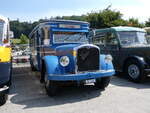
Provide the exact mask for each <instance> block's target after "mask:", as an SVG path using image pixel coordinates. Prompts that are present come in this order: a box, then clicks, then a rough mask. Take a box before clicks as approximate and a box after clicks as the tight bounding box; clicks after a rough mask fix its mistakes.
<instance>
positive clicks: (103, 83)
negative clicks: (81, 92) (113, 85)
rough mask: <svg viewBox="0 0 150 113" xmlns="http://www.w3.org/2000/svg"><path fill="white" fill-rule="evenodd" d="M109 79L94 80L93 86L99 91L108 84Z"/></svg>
mask: <svg viewBox="0 0 150 113" xmlns="http://www.w3.org/2000/svg"><path fill="white" fill-rule="evenodd" d="M110 79H111V77H102V78H98V79H96V82H95V86H96V87H97V88H100V89H105V88H106V87H107V86H108V85H109V83H110Z"/></svg>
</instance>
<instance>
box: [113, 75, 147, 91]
mask: <svg viewBox="0 0 150 113" xmlns="http://www.w3.org/2000/svg"><path fill="white" fill-rule="evenodd" d="M111 84H112V85H115V86H121V87H132V88H136V89H147V88H150V77H147V78H146V81H145V82H144V83H134V82H132V81H130V80H129V79H128V78H127V76H125V75H123V73H119V75H115V76H114V77H112V80H111Z"/></svg>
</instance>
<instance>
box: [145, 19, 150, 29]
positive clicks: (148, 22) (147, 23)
mask: <svg viewBox="0 0 150 113" xmlns="http://www.w3.org/2000/svg"><path fill="white" fill-rule="evenodd" d="M145 26H146V27H150V18H149V19H148V21H146V22H145Z"/></svg>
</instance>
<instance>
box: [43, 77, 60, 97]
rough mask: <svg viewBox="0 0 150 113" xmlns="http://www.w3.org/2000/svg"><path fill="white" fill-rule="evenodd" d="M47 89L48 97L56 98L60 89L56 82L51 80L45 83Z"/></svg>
mask: <svg viewBox="0 0 150 113" xmlns="http://www.w3.org/2000/svg"><path fill="white" fill-rule="evenodd" d="M45 89H46V93H47V95H48V96H55V95H56V94H57V91H58V87H57V85H56V84H55V82H54V81H50V80H47V81H46V82H45Z"/></svg>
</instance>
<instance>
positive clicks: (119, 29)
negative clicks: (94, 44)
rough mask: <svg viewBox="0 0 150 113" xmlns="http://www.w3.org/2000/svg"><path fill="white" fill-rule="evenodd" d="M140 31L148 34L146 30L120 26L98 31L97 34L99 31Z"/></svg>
mask: <svg viewBox="0 0 150 113" xmlns="http://www.w3.org/2000/svg"><path fill="white" fill-rule="evenodd" d="M108 30H113V31H140V32H146V31H145V30H144V29H141V28H137V27H126V26H119V27H111V28H104V29H96V32H99V31H108Z"/></svg>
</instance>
